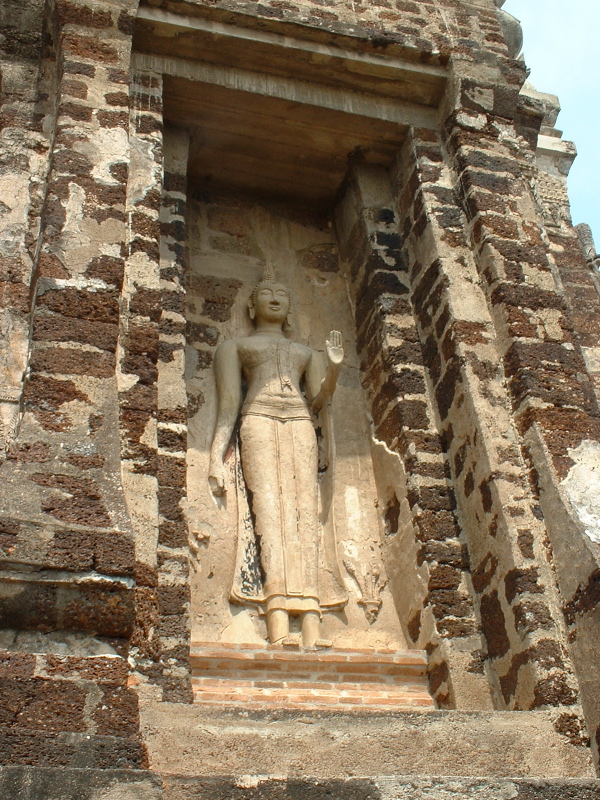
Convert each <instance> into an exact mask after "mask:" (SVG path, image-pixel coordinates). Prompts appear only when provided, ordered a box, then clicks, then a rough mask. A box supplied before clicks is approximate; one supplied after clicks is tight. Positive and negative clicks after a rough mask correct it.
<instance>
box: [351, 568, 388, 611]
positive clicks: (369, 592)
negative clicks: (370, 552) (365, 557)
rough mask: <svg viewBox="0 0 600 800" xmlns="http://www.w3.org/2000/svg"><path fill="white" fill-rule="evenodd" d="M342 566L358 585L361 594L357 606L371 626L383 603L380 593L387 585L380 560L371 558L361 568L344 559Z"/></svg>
mask: <svg viewBox="0 0 600 800" xmlns="http://www.w3.org/2000/svg"><path fill="white" fill-rule="evenodd" d="M344 566H345V567H346V569H347V570H348V572H349V573H350V575H352V577H353V578H354V580H355V581H356V583H357V584H358V587H359V589H360V592H361V597H360V600H359V601H358V605H359V606H362V608H363V610H364V612H365V617H366V618H367V621H368V622H369V624H370V625H372V624H373V623H374V622H375V620H376V619H377V617H378V615H379V609H380V608H381V605H382V602H383V601H382V599H381V592H382V591H383V590H384V589H385V586H386V584H387V578H386V577H385V576H384V575H382V570H381V562H380V559H377V558H372V560H371V561H370V562H369V563H367V564H362V565H361V566H359V565H357V564H356V563H354V562H352V561H350V560H349V559H344Z"/></svg>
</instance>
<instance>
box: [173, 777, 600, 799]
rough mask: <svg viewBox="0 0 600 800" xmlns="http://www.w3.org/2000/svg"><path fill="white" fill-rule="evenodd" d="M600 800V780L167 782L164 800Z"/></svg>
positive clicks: (178, 779) (252, 779)
mask: <svg viewBox="0 0 600 800" xmlns="http://www.w3.org/2000/svg"><path fill="white" fill-rule="evenodd" d="M332 797H335V798H336V800H400V798H401V800H504V798H506V800H508V798H510V800H598V798H600V780H589V781H581V780H568V779H566V780H560V779H556V780H539V781H537V780H523V779H519V778H506V779H502V780H497V779H494V778H480V779H473V778H458V779H457V778H443V777H436V778H426V777H412V776H411V777H407V778H397V777H393V778H389V777H381V778H350V779H348V780H343V781H340V780H319V779H316V778H314V779H311V778H305V779H285V778H272V777H268V776H264V775H260V776H259V775H244V776H241V777H239V778H237V779H236V778H183V777H181V776H174V775H173V776H165V777H164V795H163V798H164V800H331V798H332Z"/></svg>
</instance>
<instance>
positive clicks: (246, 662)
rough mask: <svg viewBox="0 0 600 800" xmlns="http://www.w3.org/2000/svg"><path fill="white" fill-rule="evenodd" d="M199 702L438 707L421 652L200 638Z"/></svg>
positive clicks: (195, 680)
mask: <svg viewBox="0 0 600 800" xmlns="http://www.w3.org/2000/svg"><path fill="white" fill-rule="evenodd" d="M191 666H192V686H193V689H194V702H195V703H203V704H211V705H218V706H231V707H233V706H237V707H243V708H247V709H254V708H262V709H264V708H304V709H315V708H319V707H320V708H323V707H328V708H335V707H338V708H345V709H346V710H349V709H350V708H352V707H354V708H356V709H360V710H361V711H363V712H364V711H367V710H373V711H377V710H381V709H385V710H386V711H390V710H394V709H398V710H402V711H414V710H419V709H423V710H431V709H433V708H435V704H434V701H433V699H432V698H431V695H430V694H429V690H428V685H427V674H426V670H427V656H426V654H425V652H424V651H421V650H344V649H333V648H332V649H328V650H303V649H299V650H295V649H294V650H290V649H288V648H284V647H282V646H281V645H264V646H260V645H254V644H214V643H210V642H198V643H195V644H194V645H193V646H192V652H191Z"/></svg>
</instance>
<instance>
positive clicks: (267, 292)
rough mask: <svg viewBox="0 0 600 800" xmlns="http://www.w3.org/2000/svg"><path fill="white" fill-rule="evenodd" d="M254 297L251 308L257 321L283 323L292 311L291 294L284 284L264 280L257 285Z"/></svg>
mask: <svg viewBox="0 0 600 800" xmlns="http://www.w3.org/2000/svg"><path fill="white" fill-rule="evenodd" d="M253 299H254V305H253V306H251V308H252V309H253V311H254V316H255V318H256V321H257V322H279V323H281V325H283V323H284V322H285V320H286V317H287V315H288V314H289V311H290V294H289V292H288V290H287V288H286V287H285V286H284V285H283V284H281V283H272V282H270V281H263V282H261V283H259V285H258V286H257V287H256V289H255V291H254V294H253Z"/></svg>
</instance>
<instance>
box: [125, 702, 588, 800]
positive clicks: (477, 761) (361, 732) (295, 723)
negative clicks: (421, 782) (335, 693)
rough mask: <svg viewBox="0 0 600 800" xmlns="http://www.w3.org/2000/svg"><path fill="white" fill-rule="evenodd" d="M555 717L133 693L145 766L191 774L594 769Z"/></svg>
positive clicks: (521, 773) (525, 773) (517, 773)
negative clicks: (191, 700)
mask: <svg viewBox="0 0 600 800" xmlns="http://www.w3.org/2000/svg"><path fill="white" fill-rule="evenodd" d="M556 716H558V714H557V712H554V713H553V712H547V711H493V712H487V711H486V712H459V711H441V710H438V711H427V710H425V711H423V710H422V711H417V712H391V711H389V710H386V711H382V710H380V711H379V712H377V711H366V710H364V709H357V710H351V711H350V710H348V709H343V708H340V707H337V708H335V709H330V708H324V707H323V708H321V709H319V710H318V711H314V710H300V709H295V710H289V709H287V710H286V709H276V708H268V707H267V706H266V704H264V705H263V709H262V710H258V709H256V710H255V709H245V708H243V707H241V706H238V708H236V709H228V708H219V707H217V706H208V705H201V704H195V705H187V706H183V705H178V704H172V703H159V702H154V701H151V700H150V699H148V700H144V699H143V697H140V722H141V728H142V737H143V740H144V743H145V744H146V746H147V748H148V757H149V761H150V766H151V768H152V769H154V770H155V771H156V772H160V773H161V774H163V775H165V774H173V775H188V776H195V777H201V776H208V777H213V776H215V775H247V774H251V775H271V776H286V777H288V776H289V777H294V778H295V777H298V778H301V777H304V776H306V775H307V774H312V775H318V776H319V777H320V778H327V779H340V778H348V777H351V776H354V775H361V776H378V775H400V776H401V775H404V776H410V775H415V774H416V775H432V774H433V775H444V776H456V777H469V778H476V777H481V778H486V779H487V778H489V777H499V778H504V777H511V778H512V777H519V778H536V779H547V778H565V777H567V778H586V779H589V778H593V777H595V774H594V770H593V768H592V762H591V756H590V751H589V748H587V747H583V746H580V745H576V744H572V743H571V742H570V741H569V740H568V739H567V738H566V737H564V736H563V735H561V734H559V733H557V731H556V730H555V728H554V724H553V723H554V721H555V718H556ZM442 797H443V795H442ZM508 797H510V794H509V795H508ZM436 800H437V798H436Z"/></svg>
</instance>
